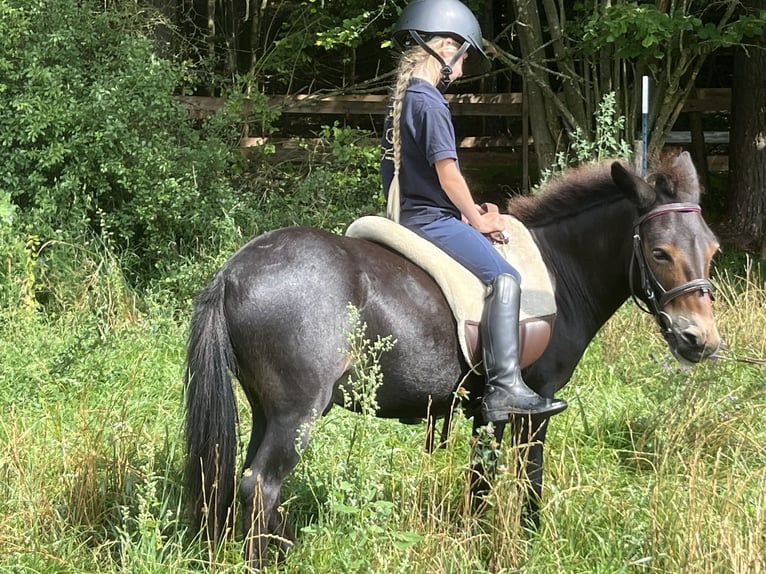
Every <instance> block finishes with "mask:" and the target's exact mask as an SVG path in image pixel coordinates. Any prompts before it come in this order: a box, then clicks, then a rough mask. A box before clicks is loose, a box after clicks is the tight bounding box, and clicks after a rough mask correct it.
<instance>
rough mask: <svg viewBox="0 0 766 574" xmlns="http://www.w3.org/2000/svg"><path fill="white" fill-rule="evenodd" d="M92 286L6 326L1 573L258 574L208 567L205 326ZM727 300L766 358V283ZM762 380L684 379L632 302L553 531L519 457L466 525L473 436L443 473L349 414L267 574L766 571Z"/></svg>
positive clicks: (310, 469) (324, 426)
mask: <svg viewBox="0 0 766 574" xmlns="http://www.w3.org/2000/svg"><path fill="white" fill-rule="evenodd" d="M73 267H74V266H73ZM76 267H78V268H80V269H81V271H80V272H81V273H83V277H82V280H81V281H80V284H81V285H82V288H81V289H80V291H79V292H78V293H77V294H76V295H75V294H72V293H69V292H68V293H67V295H66V296H61V301H60V302H59V303H60V304H59V305H58V306H57V307H56V309H57V310H56V312H55V313H47V314H46V313H42V312H41V311H39V310H37V311H35V310H31V309H29V308H27V307H21V308H18V309H5V310H3V311H2V313H1V314H0V407H1V408H2V412H3V413H4V416H2V417H0V444H2V445H3V448H2V449H0V571H2V572H28V573H32V572H41V573H43V572H44V573H47V572H136V573H139V572H140V573H144V572H147V573H148V572H198V571H202V570H204V569H205V568H210V569H211V570H212V571H214V572H244V571H245V568H244V565H243V563H242V560H241V550H240V545H239V542H232V543H230V544H226V545H224V546H222V547H221V548H218V549H212V548H209V547H208V546H207V545H206V544H205V543H203V542H201V541H199V540H198V539H195V538H194V537H193V536H192V533H190V532H189V531H188V525H187V524H186V521H185V516H184V514H183V511H182V505H183V503H182V491H181V482H180V478H181V477H180V474H181V469H182V452H183V445H182V442H181V440H182V432H181V431H182V414H183V412H182V396H181V370H182V366H183V355H184V345H185V337H186V321H185V320H181V321H179V320H177V318H174V315H177V316H181V317H182V318H187V317H186V313H184V310H181V312H180V313H173V312H170V311H168V307H167V304H166V303H165V302H164V301H162V300H161V299H160V298H159V297H158V296H156V295H155V296H146V297H143V298H139V297H136V296H135V295H134V294H131V293H129V292H128V290H127V288H126V287H125V286H124V283H122V282H120V281H118V280H115V276H114V269H112V271H111V272H107V270H106V266H104V265H79V266H76ZM717 283H718V285H719V287H720V291H719V294H718V301H717V304H716V311H717V317H718V322H719V329H720V330H721V332H722V333H723V335H724V338H725V339H726V340H727V342H728V345H729V347H730V348H731V350H732V351H730V352H729V355H728V356H729V357H731V356H732V353H734V352H736V353H739V354H742V355H748V356H759V357H760V356H764V355H766V349H764V347H765V346H766V332H765V331H766V322H765V321H764V316H763V314H764V312H763V309H764V307H765V306H766V290H765V289H764V283H763V280H762V279H761V278H760V277H759V276H758V274H757V273H756V272H754V271H753V269H752V268H750V267H748V266H745V267H744V268H736V267H734V266H732V267H730V268H729V269H728V270H724V271H722V272H720V276H719V279H718V281H717ZM68 289H70V290H73V289H74V288H73V287H71V285H70V286H69V287H68ZM764 369H766V367H764V366H761V365H757V364H751V363H743V362H737V361H734V360H732V359H731V358H728V359H723V358H722V359H720V360H718V361H710V362H708V363H706V364H703V365H700V366H698V367H696V368H694V369H684V368H680V367H679V365H678V364H676V363H675V362H673V360H671V359H670V358H669V357H668V353H667V351H666V349H665V346H664V343H663V342H662V340H661V338H660V337H659V335H658V334H656V328H655V326H654V325H653V323H652V320H651V319H650V318H648V317H646V316H644V315H643V314H641V313H640V312H639V311H638V310H637V309H636V308H635V307H634V306H633V305H632V304H630V303H629V304H626V305H625V306H624V307H623V308H622V309H620V311H619V312H618V313H617V314H616V315H615V317H613V319H612V320H611V321H610V322H609V323H608V324H607V325H606V326H605V328H604V329H603V330H602V332H601V333H600V334H599V336H598V337H597V339H596V340H595V341H594V342H593V344H592V345H591V347H590V348H589V349H588V351H587V353H586V355H585V357H584V358H583V360H582V362H581V364H580V365H579V367H578V369H577V371H576V372H575V375H574V377H573V379H572V381H571V382H570V384H569V385H568V386H567V387H566V388H565V389H564V391H563V392H562V396H563V397H565V398H567V399H568V400H569V402H570V408H569V409H568V410H567V411H566V412H565V413H563V414H561V415H559V416H557V417H556V418H555V419H554V421H553V424H552V425H551V428H550V430H549V433H548V440H547V443H546V449H547V450H546V453H547V455H546V473H545V480H546V485H545V495H544V501H543V509H542V525H541V527H540V529H539V531H537V532H529V531H526V530H525V529H524V528H523V527H522V523H521V521H520V512H519V495H518V492H519V487H520V486H522V485H520V484H519V483H518V480H517V479H516V478H515V477H514V474H513V473H511V472H507V471H504V469H505V468H513V460H512V459H513V456H514V455H515V454H517V453H515V452H513V451H505V452H504V456H505V457H507V458H506V459H504V463H505V466H504V467H503V468H501V472H500V474H499V475H498V477H497V479H496V480H495V485H494V486H495V490H494V492H493V495H492V496H491V498H490V500H489V507H488V509H487V510H486V512H484V513H483V514H481V515H479V516H476V515H472V514H471V513H470V512H469V504H468V492H467V482H466V478H467V473H468V465H469V460H470V456H471V454H470V449H469V446H468V444H469V438H470V436H469V435H470V423H469V421H466V420H465V419H463V418H462V417H460V416H458V417H457V424H456V425H455V431H454V432H453V433H452V435H451V437H450V442H449V446H448V448H447V449H445V450H439V451H437V452H436V453H434V454H433V455H427V454H425V453H424V452H423V442H424V439H425V429H424V426H423V425H420V426H404V425H400V424H399V423H397V422H394V421H382V420H378V419H375V418H374V417H372V416H370V415H353V414H350V413H347V412H345V411H343V410H342V409H333V410H332V411H331V412H330V414H329V415H328V416H326V417H324V418H323V419H321V420H319V421H318V422H317V424H316V428H315V429H314V430H313V432H312V441H311V443H310V446H309V448H308V450H307V451H306V453H305V455H304V457H303V460H302V462H301V463H300V465H299V467H298V468H297V469H296V471H295V472H294V473H293V475H292V476H291V477H290V479H289V481H288V482H287V484H286V485H285V487H284V489H283V507H284V508H285V510H286V511H287V512H289V514H290V515H291V517H292V519H293V521H294V523H295V527H296V530H297V532H298V535H299V545H298V546H297V547H296V549H295V550H294V552H293V553H292V554H291V555H290V556H289V558H288V559H287V561H286V562H285V563H284V564H282V565H281V566H279V567H271V568H270V569H269V570H268V571H269V572H285V573H292V572H296V573H297V572H301V573H305V572H331V571H332V572H334V571H339V572H340V571H342V572H424V573H425V572H428V573H431V572H516V571H523V572H528V573H537V572H546V573H547V572H588V573H600V572H603V573H613V572H623V571H624V572H634V571H636V572H639V571H640V572H684V573H686V572H694V573H703V572H704V573H707V572H710V573H718V572H736V573H740V572H762V571H765V570H766V558H765V557H764V548H766V419H765V418H764V417H763V415H762V412H763V408H764V407H765V406H766V395H765V394H764V390H763V389H764V387H763V382H764V372H765V371H764ZM240 408H241V409H242V415H243V416H242V417H241V420H243V421H247V420H248V419H249V415H248V413H247V410H246V406H245V402H244V401H242V400H241V396H240ZM247 430H248V429H247V428H244V426H243V428H242V429H241V432H242V439H241V442H242V445H243V446H244V444H245V441H246V436H247Z"/></svg>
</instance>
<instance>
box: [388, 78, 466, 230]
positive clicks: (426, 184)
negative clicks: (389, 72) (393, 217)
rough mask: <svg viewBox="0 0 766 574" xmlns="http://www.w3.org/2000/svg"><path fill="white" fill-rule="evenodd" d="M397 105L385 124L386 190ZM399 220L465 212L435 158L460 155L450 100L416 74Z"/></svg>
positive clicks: (404, 125)
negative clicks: (449, 190) (450, 194)
mask: <svg viewBox="0 0 766 574" xmlns="http://www.w3.org/2000/svg"><path fill="white" fill-rule="evenodd" d="M391 113H392V110H391V109H390V108H389V113H388V115H387V116H386V120H385V122H384V126H383V138H382V141H381V147H382V155H381V165H380V171H381V176H382V179H383V193H384V194H385V195H386V199H388V189H389V187H390V186H391V180H392V179H393V176H394V154H393V127H392V125H393V117H392V115H391ZM400 137H401V167H400V169H399V194H400V198H401V211H400V217H399V222H400V223H401V224H402V225H406V226H408V227H418V226H420V225H424V224H426V223H430V222H431V221H435V220H436V219H440V218H442V217H444V216H452V217H456V218H458V219H459V218H460V211H459V210H458V209H457V208H456V207H455V205H454V204H453V203H452V202H451V201H450V199H449V197H447V194H446V193H444V190H443V189H442V187H441V185H440V184H439V178H438V176H437V174H436V168H435V167H434V164H435V163H436V162H437V161H438V160H441V159H447V158H450V159H454V160H457V146H456V144H455V128H454V127H453V125H452V115H451V113H450V110H449V104H448V103H447V100H446V99H445V98H444V96H443V95H442V94H441V92H439V90H437V89H436V87H435V86H434V85H433V84H430V83H429V82H427V81H425V80H422V79H420V78H412V79H411V80H410V84H409V86H408V87H407V91H406V92H405V95H404V99H403V101H402V116H401V128H400Z"/></svg>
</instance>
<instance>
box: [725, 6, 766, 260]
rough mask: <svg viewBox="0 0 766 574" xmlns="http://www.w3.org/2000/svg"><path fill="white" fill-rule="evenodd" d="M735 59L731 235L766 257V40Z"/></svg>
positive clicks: (729, 211)
mask: <svg viewBox="0 0 766 574" xmlns="http://www.w3.org/2000/svg"><path fill="white" fill-rule="evenodd" d="M743 4H745V6H746V7H747V8H750V9H754V10H763V9H766V0H747V1H745V2H743ZM756 43H757V45H755V46H750V47H748V48H747V49H743V48H740V49H739V50H737V52H736V54H735V56H734V75H733V80H732V115H731V117H732V129H731V143H730V146H729V183H730V185H731V193H730V195H729V204H728V213H727V215H728V217H727V220H728V224H727V228H728V229H727V230H726V233H727V235H728V236H729V237H727V238H728V239H730V240H731V241H732V242H734V243H735V245H737V246H738V247H741V248H744V249H748V250H752V251H759V252H760V256H761V259H764V258H765V257H766V252H764V246H766V241H765V239H766V234H765V233H764V232H765V231H766V38H764V35H763V34H762V35H761V37H760V38H759V39H758V40H757V42H756Z"/></svg>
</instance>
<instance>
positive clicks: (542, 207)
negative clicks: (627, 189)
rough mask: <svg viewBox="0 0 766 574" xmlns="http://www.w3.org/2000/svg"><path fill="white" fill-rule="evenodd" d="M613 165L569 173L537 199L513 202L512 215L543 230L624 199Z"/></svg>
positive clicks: (520, 198)
mask: <svg viewBox="0 0 766 574" xmlns="http://www.w3.org/2000/svg"><path fill="white" fill-rule="evenodd" d="M611 164H612V162H611V161H609V162H606V161H604V162H599V163H588V164H583V165H581V166H579V167H576V168H572V169H569V170H567V171H565V172H564V173H563V174H561V175H558V176H556V177H554V178H553V179H551V180H550V181H549V182H548V183H546V184H545V185H544V186H543V187H542V188H541V189H540V191H538V192H537V193H535V194H534V195H521V196H517V197H515V198H513V199H511V200H510V201H509V202H508V204H507V208H508V212H509V213H510V214H511V215H513V216H514V217H516V218H517V219H519V220H520V221H522V222H523V223H524V224H525V225H527V226H530V227H540V226H544V225H548V224H551V223H555V222H556V221H559V220H561V219H565V218H568V217H572V216H574V215H577V214H579V213H582V212H583V211H588V210H590V209H592V208H594V207H597V206H599V205H604V204H608V203H613V202H616V201H618V200H620V199H623V197H624V196H623V195H622V193H621V192H620V190H619V189H617V186H615V185H614V182H613V181H612V176H611V172H610V166H611Z"/></svg>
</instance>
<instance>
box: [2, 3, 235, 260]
mask: <svg viewBox="0 0 766 574" xmlns="http://www.w3.org/2000/svg"><path fill="white" fill-rule="evenodd" d="M16 4H17V2H15V1H14V0H3V1H2V2H0V17H1V18H0V27H1V28H2V31H3V33H2V37H1V38H0V43H2V45H1V46H0V54H2V55H1V56H0V87H1V89H2V92H3V99H2V102H3V103H2V108H3V113H2V114H1V115H0V129H1V130H2V133H3V136H2V140H0V158H1V159H2V161H1V162H0V165H1V166H2V167H0V193H5V194H10V197H11V200H12V202H13V204H14V205H15V206H16V221H15V226H16V228H17V229H18V231H19V232H20V233H22V234H26V235H27V236H29V237H36V238H37V245H36V246H35V248H39V246H40V245H42V244H44V243H45V242H47V241H51V240H53V241H64V242H82V241H87V240H88V238H89V237H91V236H92V235H100V234H108V235H109V236H110V237H111V241H112V242H113V246H114V247H115V248H116V249H117V250H120V251H124V252H125V253H129V254H130V256H131V258H132V259H131V261H130V262H129V263H130V269H129V271H130V272H133V273H141V274H147V273H150V272H151V271H152V269H153V268H154V265H155V264H156V263H157V262H158V261H161V260H168V259H174V258H176V257H178V256H179V255H180V254H181V253H183V251H184V249H186V248H187V246H189V245H194V244H195V243H196V242H197V241H199V240H200V239H203V240H204V239H206V238H212V237H220V236H231V234H232V225H231V224H232V220H237V219H238V218H239V219H240V220H246V219H247V217H246V216H245V215H244V214H243V211H248V209H247V206H245V205H243V203H242V198H241V197H240V196H239V195H238V194H237V193H236V192H235V191H234V190H233V189H232V188H231V186H230V185H229V184H228V183H227V181H226V175H227V172H228V171H229V170H230V169H232V161H231V155H230V152H229V148H228V147H226V146H225V145H222V144H221V143H220V141H219V140H218V139H217V138H213V137H211V138H207V139H206V138H205V137H204V132H199V131H198V130H196V129H194V126H193V125H192V123H191V121H190V120H189V118H188V115H187V113H186V111H185V110H184V109H183V108H182V107H181V106H180V105H179V103H178V102H177V101H176V99H175V97H174V96H173V91H174V88H175V86H176V84H177V83H178V82H179V80H180V75H181V73H182V70H181V68H179V67H178V66H176V65H174V64H172V63H171V62H169V61H167V60H162V59H160V58H158V57H157V56H155V54H154V53H153V49H152V46H151V44H150V43H149V42H148V41H147V40H146V39H143V38H142V37H140V35H138V34H137V33H135V32H133V31H131V29H130V28H128V27H126V22H125V20H123V19H122V18H120V17H119V16H118V15H117V14H115V13H112V12H109V11H107V12H104V11H97V10H96V9H95V8H96V6H95V4H93V3H89V2H86V3H81V2H77V1H75V0H64V1H62V2H56V3H53V4H50V3H47V2H38V3H29V2H19V3H18V6H17V5H16ZM22 6H24V9H23V10H22V8H21V7H22ZM20 45H23V46H24V49H23V50H20V49H18V46H20ZM219 132H220V130H219ZM211 135H217V134H215V133H213V134H211ZM248 213H249V211H248Z"/></svg>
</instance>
